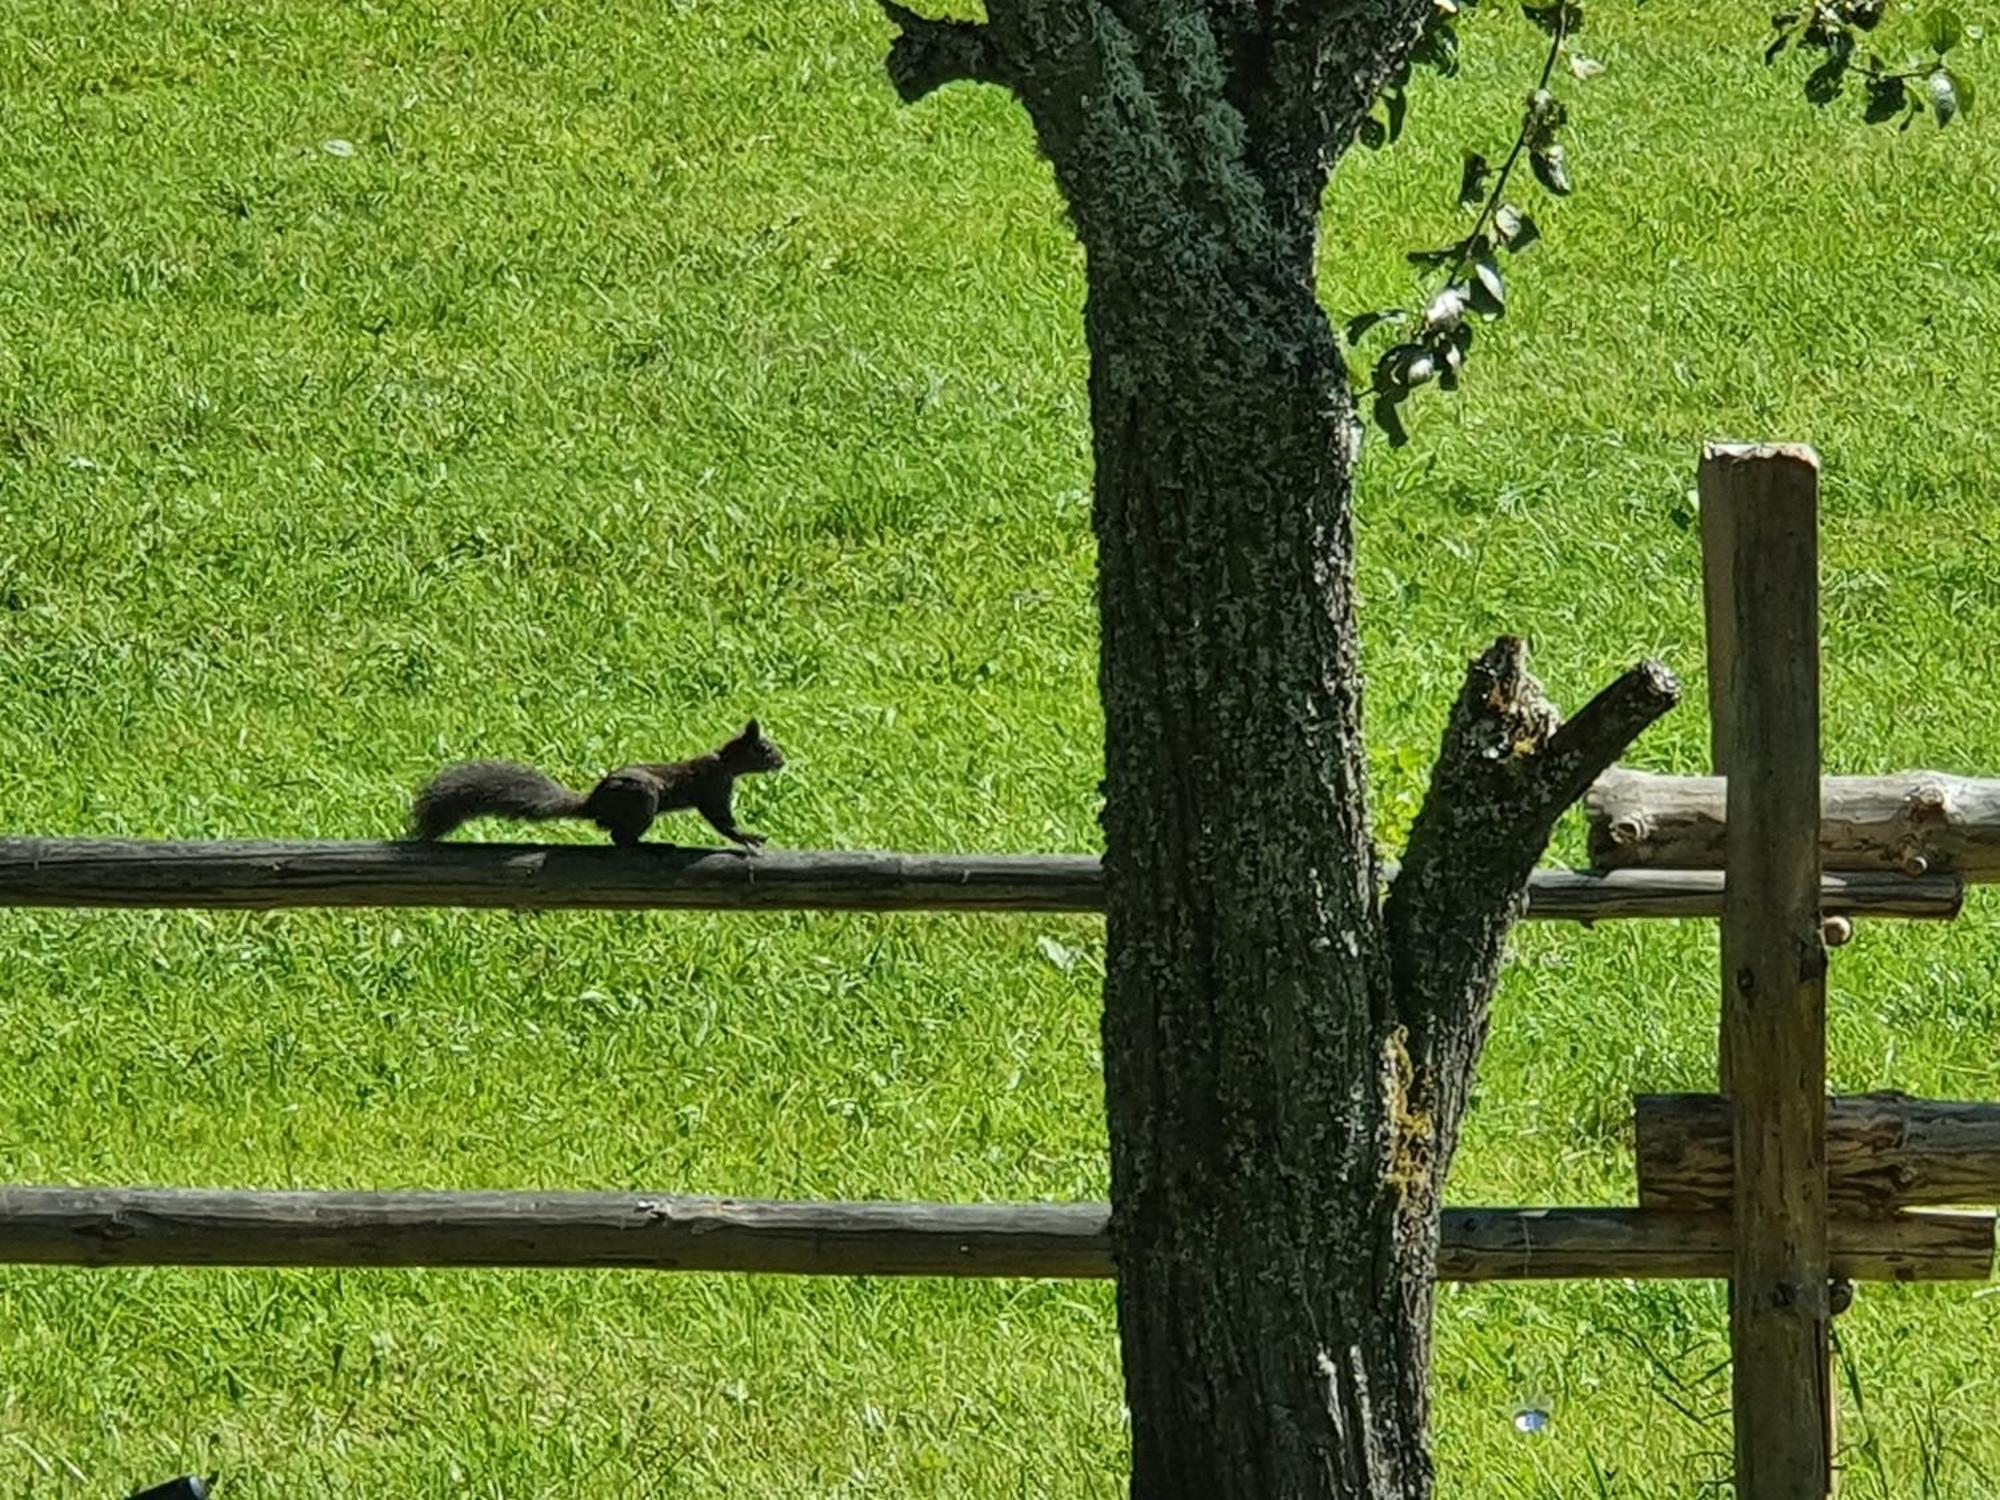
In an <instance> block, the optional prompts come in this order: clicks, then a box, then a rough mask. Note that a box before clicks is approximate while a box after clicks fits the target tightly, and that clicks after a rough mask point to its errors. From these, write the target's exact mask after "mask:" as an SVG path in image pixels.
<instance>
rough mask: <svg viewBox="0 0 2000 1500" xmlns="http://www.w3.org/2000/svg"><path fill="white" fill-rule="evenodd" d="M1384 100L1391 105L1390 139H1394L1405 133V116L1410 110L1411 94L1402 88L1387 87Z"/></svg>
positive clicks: (1383, 96) (1383, 95)
mask: <svg viewBox="0 0 2000 1500" xmlns="http://www.w3.org/2000/svg"><path fill="white" fill-rule="evenodd" d="M1382 100H1383V102H1384V103H1385V104H1387V105H1388V106H1389V139H1390V140H1391V141H1394V140H1395V139H1396V138H1397V137H1399V136H1401V135H1402V133H1403V117H1404V116H1405V115H1407V114H1408V113H1409V112H1410V96H1409V95H1408V94H1407V93H1405V92H1404V91H1403V90H1402V89H1400V88H1395V89H1385V90H1384V91H1383V94H1382Z"/></svg>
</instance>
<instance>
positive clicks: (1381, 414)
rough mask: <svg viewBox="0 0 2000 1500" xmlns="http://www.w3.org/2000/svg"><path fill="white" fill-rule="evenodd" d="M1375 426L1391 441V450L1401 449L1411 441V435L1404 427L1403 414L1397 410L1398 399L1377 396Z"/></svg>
mask: <svg viewBox="0 0 2000 1500" xmlns="http://www.w3.org/2000/svg"><path fill="white" fill-rule="evenodd" d="M1375 425H1376V426H1377V427H1379V428H1381V429H1382V432H1383V435H1384V436H1385V437H1387V438H1388V439H1389V446H1390V447H1391V448H1400V447H1402V446H1403V444H1405V443H1407V442H1408V441H1409V440H1410V434H1409V433H1408V432H1407V431H1406V430H1405V429H1404V427H1403V417H1402V413H1400V412H1398V411H1397V410H1396V398H1394V397H1390V396H1377V397H1376V398H1375Z"/></svg>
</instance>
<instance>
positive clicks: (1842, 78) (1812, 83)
mask: <svg viewBox="0 0 2000 1500" xmlns="http://www.w3.org/2000/svg"><path fill="white" fill-rule="evenodd" d="M1851 56H1852V53H1851V52H1850V51H1849V50H1848V49H1847V48H1844V47H1835V48H1833V49H1832V50H1831V51H1830V52H1828V53H1827V55H1826V61H1825V62H1823V63H1821V64H1820V65H1819V66H1818V67H1816V68H1814V69H1813V70H1812V73H1811V74H1810V75H1809V76H1808V77H1807V78H1806V100H1807V102H1809V103H1812V104H1831V103H1832V102H1833V101H1834V100H1835V99H1836V98H1838V97H1839V96H1840V86H1841V84H1843V83H1844V82H1846V81H1847V64H1848V62H1849V60H1850V58H1851Z"/></svg>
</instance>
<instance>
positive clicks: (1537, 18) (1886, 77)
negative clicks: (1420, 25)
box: [1346, 0, 1980, 448]
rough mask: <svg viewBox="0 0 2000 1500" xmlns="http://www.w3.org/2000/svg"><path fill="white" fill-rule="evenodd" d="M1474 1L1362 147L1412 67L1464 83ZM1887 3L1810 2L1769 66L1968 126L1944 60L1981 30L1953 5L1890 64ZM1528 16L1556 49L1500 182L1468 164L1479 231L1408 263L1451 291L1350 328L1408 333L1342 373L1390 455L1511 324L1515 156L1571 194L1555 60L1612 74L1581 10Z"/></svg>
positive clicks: (1778, 23) (1908, 115) (1452, 7)
mask: <svg viewBox="0 0 2000 1500" xmlns="http://www.w3.org/2000/svg"><path fill="white" fill-rule="evenodd" d="M1476 3H1477V0H1434V9H1433V11H1432V14H1431V16H1430V18H1429V20H1428V21H1427V23H1426V25H1425V27H1424V31H1423V36H1422V39H1421V40H1420V41H1419V42H1418V44H1417V47H1416V50H1415V51H1414V52H1413V53H1412V54H1411V57H1410V61H1409V62H1408V63H1407V64H1405V65H1404V66H1403V68H1402V69H1401V71H1400V72H1398V73H1397V75H1396V76H1395V77H1394V78H1392V79H1391V80H1390V82H1389V83H1388V85H1387V86H1386V87H1385V88H1384V89H1383V91H1382V96H1381V98H1380V100H1379V101H1378V109H1377V112H1375V113H1372V114H1371V115H1370V116H1369V117H1368V118H1367V119H1366V120H1365V121H1363V123H1362V126H1361V130H1360V134H1359V139H1360V142H1361V144H1362V145H1364V146H1368V147H1370V148H1373V149H1380V148H1381V147H1383V146H1387V145H1390V144H1392V143H1393V142H1394V141H1395V140H1396V139H1397V138H1398V137H1399V136H1400V135H1401V134H1402V131H1403V122H1404V120H1405V118H1406V116H1407V115H1408V112H1409V98H1408V86H1409V82H1410V79H1411V76H1412V72H1413V69H1415V68H1417V67H1428V68H1430V69H1431V70H1433V71H1434V72H1436V73H1438V74H1440V75H1442V76H1445V77H1450V76H1452V75H1453V74H1456V73H1457V72H1458V54H1459V36H1458V30H1457V26H1458V22H1459V20H1460V19H1461V17H1462V16H1463V14H1464V13H1465V12H1466V11H1468V10H1470V9H1471V8H1472V7H1473V6H1474V5H1475V4H1476ZM1887 6H1888V0H1808V3H1807V4H1806V5H1804V6H1803V7H1802V8H1796V9H1792V10H1786V11H1782V12H1780V13H1778V14H1777V15H1774V16H1773V17H1772V18H1771V24H1772V28H1773V35H1772V39H1771V41H1770V43H1769V45H1768V46H1767V47H1766V48H1765V51H1764V61H1765V62H1766V63H1767V64H1770V63H1775V62H1776V61H1777V60H1778V58H1779V56H1780V55H1781V54H1782V53H1784V52H1785V51H1786V50H1787V49H1792V50H1794V51H1795V52H1809V51H1818V52H1821V53H1824V54H1825V55H1824V57H1823V58H1822V59H1821V61H1820V62H1819V64H1818V65H1817V66H1816V67H1815V68H1814V69H1813V71H1812V73H1811V74H1810V75H1809V76H1808V77H1807V79H1806V82H1805V93H1806V98H1807V99H1808V100H1810V101H1811V102H1812V103H1814V104H1816V105H1826V104H1830V103H1832V102H1833V101H1834V100H1835V99H1836V98H1838V97H1839V96H1840V93H1841V90H1842V88H1843V86H1844V84H1845V83H1846V81H1847V78H1848V76H1849V75H1850V74H1854V75H1857V76H1858V77H1859V78H1860V79H1861V80H1862V82H1863V84H1864V85H1865V88H1866V92H1867V100H1868V102H1867V106H1866V110H1865V115H1864V117H1865V118H1866V119H1867V120H1868V121H1869V122H1870V123H1871V124H1881V123H1884V122H1887V121H1890V120H1900V121H1901V126H1902V128H1903V129H1905V130H1907V129H1908V128H1909V127H1910V126H1911V125H1912V124H1913V123H1915V121H1916V119H1917V118H1918V116H1920V115H1922V114H1923V113H1925V112H1926V111H1928V112H1929V113H1930V114H1932V115H1933V116H1934V117H1935V118H1936V120H1937V123H1938V124H1939V125H1949V124H1950V123H1951V122H1952V121H1953V120H1955V119H1957V118H1958V117H1959V116H1960V115H1963V114H1969V113H1970V112H1971V110H1972V105H1973V84H1972V80H1971V78H1970V77H1969V76H1967V74H1966V73H1965V72H1964V71H1963V70H1962V69H1960V68H1957V67H1954V66H1953V65H1952V62H1951V57H1950V54H1952V53H1953V51H1954V50H1955V49H1958V48H1960V47H1961V46H1962V45H1963V44H1964V43H1965V42H1966V41H1968V40H1971V39H1976V38H1977V37H1978V36H1979V35H1980V32H1979V30H1978V28H1976V27H1971V26H1968V25H1966V24H1965V22H1964V21H1963V20H1962V19H1960V17H1959V15H1958V14H1957V12H1955V11H1953V10H1952V9H1951V8H1949V7H1948V6H1938V7H1936V8H1934V9H1932V10H1930V11H1928V12H1926V13H1925V14H1924V15H1923V17H1922V18H1921V20H1920V22H1919V27H1920V30H1919V35H1918V38H1917V40H1918V44H1919V45H1918V46H1917V48H1916V49H1915V50H1914V51H1912V52H1911V53H1910V55H1909V58H1908V60H1907V61H1906V62H1905V63H1904V64H1903V65H1902V66H1901V67H1891V66H1890V65H1889V64H1888V63H1886V62H1884V61H1883V59H1882V56H1881V54H1880V53H1879V52H1877V51H1872V50H1867V49H1865V48H1863V47H1862V45H1861V38H1862V37H1864V36H1866V35H1869V34H1871V33H1874V32H1876V31H1877V30H1878V29H1879V28H1880V27H1881V25H1882V22H1883V20H1884V18H1885V14H1886V11H1887ZM1521 9H1522V13H1523V14H1525V15H1526V16H1527V17H1528V18H1529V19H1530V20H1532V21H1534V22H1535V23H1536V24H1537V25H1538V26H1540V27H1541V28H1542V29H1543V30H1544V31H1546V32H1547V33H1548V34H1549V46H1548V51H1547V53H1546V55H1545V56H1544V58H1543V60H1542V73H1541V78H1540V79H1539V80H1538V81H1537V83H1536V85H1535V88H1534V91H1533V92H1532V93H1531V94H1529V96H1528V101H1527V106H1526V109H1525V110H1524V112H1523V114H1522V117H1521V128H1520V131H1519V133H1518V134H1517V136H1516V137H1515V140H1514V145H1513V148H1512V149H1511V150H1510V151H1509V152H1508V153H1507V156H1506V158H1505V160H1504V161H1503V162H1502V163H1501V165H1500V168H1499V170H1498V171H1497V172H1496V171H1494V170H1493V168H1492V165H1491V163H1490V162H1489V161H1488V160H1487V158H1486V157H1485V156H1483V155H1482V154H1480V153H1479V152H1476V151H1468V152H1466V153H1465V159H1464V169H1463V173H1462V175H1461V177H1460V180H1459V192H1458V198H1459V203H1460V204H1461V205H1462V206H1463V207H1465V208H1468V209H1470V208H1474V207H1476V208H1477V209H1478V217H1477V218H1475V219H1474V220H1473V223H1472V228H1471V230H1470V231H1469V232H1468V233H1467V234H1466V235H1465V237H1464V238H1462V239H1460V240H1458V241H1456V242H1454V243H1453V244H1450V245H1446V246H1444V247H1442V248H1441V249H1435V250H1413V251H1411V252H1410V253H1409V255H1408V259H1409V260H1410V262H1411V263H1412V264H1414V265H1417V266H1421V267H1425V268H1427V269H1433V270H1443V271H1444V273H1445V274H1444V284H1443V286H1442V287H1441V288H1440V289H1439V290H1437V291H1436V292H1435V293H1434V294H1433V295H1432V296H1431V298H1430V299H1429V301H1428V302H1427V303H1425V304H1424V306H1423V307H1422V309H1421V310H1418V309H1415V308H1399V307H1392V308H1381V309H1378V310H1376V311H1373V312H1365V313H1362V314H1360V315H1359V316H1357V317H1354V318H1352V319H1350V320H1349V321H1348V323H1347V328H1346V342H1347V345H1348V348H1349V349H1350V350H1352V349H1354V348H1355V347H1356V346H1357V345H1358V344H1359V343H1360V341H1361V340H1362V339H1364V338H1365V337H1367V336H1368V335H1369V334H1370V333H1371V332H1374V331H1375V330H1377V329H1384V328H1387V329H1401V330H1405V331H1406V332H1405V336H1404V337H1403V338H1402V339H1400V340H1399V341H1398V342H1396V343H1394V344H1392V345H1390V346H1389V347H1388V348H1386V349H1385V350H1383V352H1382V353H1381V354H1380V355H1378V356H1377V357H1376V358H1375V360H1374V362H1373V365H1372V367H1364V366H1360V365H1353V364H1350V367H1349V370H1348V379H1349V384H1350V385H1351V386H1352V388H1353V389H1354V391H1355V393H1356V400H1357V402H1359V401H1361V400H1364V399H1366V400H1370V401H1371V410H1372V413H1373V416H1374V419H1375V425H1376V426H1377V427H1379V428H1380V429H1381V430H1382V432H1383V433H1384V434H1385V435H1386V436H1387V437H1388V439H1389V443H1390V445H1391V446H1392V447H1398V448H1400V447H1401V446H1402V445H1403V444H1404V443H1406V442H1408V441H1409V433H1408V430H1407V429H1406V428H1405V426H1404V422H1403V413H1402V406H1403V403H1404V402H1406V401H1408V400H1409V399H1410V397H1411V396H1412V395H1414V394H1415V393H1416V392H1417V391H1418V390H1419V389H1421V388H1422V387H1424V386H1426V385H1431V384H1435V385H1436V386H1437V387H1438V389H1440V390H1444V391H1455V390H1457V389H1458V386H1459V380H1460V376H1461V373H1462V371H1463V370H1464V368H1465V360H1466V356H1467V354H1468V353H1469V352H1470V350H1471V348H1472V340H1473V330H1474V327H1475V325H1476V322H1477V321H1486V322H1491V321H1493V320H1495V319H1497V318H1500V317H1502V316H1504V315H1505V313H1506V311H1507V287H1506V282H1505V279H1504V278H1503V277H1502V275H1501V273H1500V262H1499V257H1500V253H1501V252H1503V251H1504V252H1506V253H1507V254H1508V255H1519V254H1520V253H1521V252H1522V251H1523V250H1525V249H1527V248H1528V246H1529V245H1531V244H1533V243H1534V242H1535V241H1536V240H1537V239H1539V238H1540V237H1541V231H1540V229H1539V228H1538V227H1537V226H1536V224H1535V221H1534V219H1533V218H1532V217H1530V216H1529V215H1528V214H1527V213H1526V212H1525V211H1524V210H1522V209H1521V208H1520V207H1518V206H1517V205H1516V204H1515V203H1513V202H1512V201H1511V200H1510V199H1509V198H1508V196H1507V192H1508V188H1509V186H1510V185H1511V182H1512V180H1513V176H1514V169H1515V167H1516V166H1518V165H1519V163H1520V161H1521V158H1522V157H1523V156H1526V157H1527V159H1528V164H1529V166H1530V168H1531V169H1532V171H1533V172H1534V175H1535V179H1536V181H1538V182H1539V183H1541V185H1542V186H1543V187H1544V188H1545V189H1547V190H1548V191H1549V192H1550V193H1552V194H1555V195H1556V196H1558V197H1564V196H1567V195H1568V193H1569V191H1570V177H1569V163H1568V161H1567V159H1566V157H1565V155H1564V151H1563V145H1562V142H1561V141H1560V140H1559V139H1558V134H1559V132H1560V131H1561V129H1562V127H1563V125H1564V124H1565V123H1566V121H1567V119H1568V110H1567V108H1566V107H1565V105H1564V104H1563V102H1562V100H1560V99H1559V98H1557V97H1556V96H1555V94H1554V92H1553V91H1552V90H1551V88H1550V84H1551V82H1552V81H1553V80H1554V78H1555V76H1556V63H1557V62H1558V61H1559V60H1561V59H1563V58H1565V57H1567V60H1568V64H1569V71H1570V73H1571V74H1572V75H1573V76H1575V77H1576V78H1577V79H1579V80H1582V79H1588V78H1592V77H1595V76H1596V75H1597V74H1599V73H1601V72H1603V71H1604V65H1603V64H1602V63H1600V62H1597V61H1596V60H1595V59H1592V58H1589V57H1585V56H1584V55H1583V54H1581V53H1580V52H1576V51H1574V50H1573V49H1572V48H1571V47H1570V45H1569V43H1570V38H1571V37H1572V36H1573V35H1574V34H1575V33H1577V32H1578V31H1580V30H1582V28H1583V8H1582V5H1581V4H1580V3H1579V0H1552V3H1549V4H1524V5H1523V6H1522V7H1521ZM1364 369H1365V370H1366V373H1364Z"/></svg>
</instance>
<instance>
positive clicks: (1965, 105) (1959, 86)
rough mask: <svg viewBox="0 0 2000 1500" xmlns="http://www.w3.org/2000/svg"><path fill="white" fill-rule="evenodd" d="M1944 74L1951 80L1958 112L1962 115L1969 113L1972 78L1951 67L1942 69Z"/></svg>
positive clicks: (1970, 110)
mask: <svg viewBox="0 0 2000 1500" xmlns="http://www.w3.org/2000/svg"><path fill="white" fill-rule="evenodd" d="M1944 76H1945V77H1947V78H1949V79H1950V80H1951V87H1952V91H1953V92H1954V93H1956V94H1957V95H1958V112H1959V113H1960V114H1962V115H1969V114H1971V113H1972V80H1971V79H1970V78H1967V77H1966V76H1965V75H1964V74H1963V73H1959V72H1956V71H1954V70H1953V69H1951V68H1946V69H1945V70H1944Z"/></svg>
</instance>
